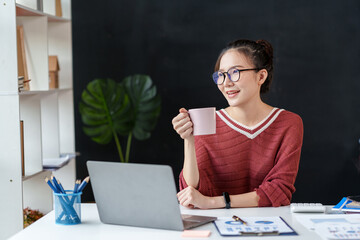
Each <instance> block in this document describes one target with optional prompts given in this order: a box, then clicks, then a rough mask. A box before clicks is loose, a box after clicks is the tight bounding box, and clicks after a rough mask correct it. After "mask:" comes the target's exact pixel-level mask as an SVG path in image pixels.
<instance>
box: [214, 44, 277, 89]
mask: <svg viewBox="0 0 360 240" xmlns="http://www.w3.org/2000/svg"><path fill="white" fill-rule="evenodd" d="M230 49H236V50H237V51H239V52H241V53H243V54H245V55H246V56H247V57H248V58H249V60H251V61H252V63H253V64H254V67H255V68H259V69H266V70H267V72H268V76H267V78H266V80H265V82H264V83H263V84H262V85H261V89H260V93H266V92H268V91H269V89H270V84H271V81H272V78H273V69H274V67H273V48H272V46H271V44H270V43H269V42H268V41H266V40H257V41H252V40H247V39H239V40H236V41H233V42H231V43H229V44H228V45H227V46H226V47H225V48H224V49H223V50H222V51H221V53H220V55H219V57H218V59H217V61H216V64H215V71H218V70H219V67H220V61H221V58H222V56H223V55H224V54H225V52H227V51H228V50H230Z"/></svg>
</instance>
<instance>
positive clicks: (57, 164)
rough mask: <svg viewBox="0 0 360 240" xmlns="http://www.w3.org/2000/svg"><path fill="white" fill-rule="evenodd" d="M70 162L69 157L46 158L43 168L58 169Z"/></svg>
mask: <svg viewBox="0 0 360 240" xmlns="http://www.w3.org/2000/svg"><path fill="white" fill-rule="evenodd" d="M69 161H70V158H69V157H68V156H65V157H60V158H44V159H43V168H44V169H58V168H61V167H63V166H64V165H66V164H67V163H68V162H69Z"/></svg>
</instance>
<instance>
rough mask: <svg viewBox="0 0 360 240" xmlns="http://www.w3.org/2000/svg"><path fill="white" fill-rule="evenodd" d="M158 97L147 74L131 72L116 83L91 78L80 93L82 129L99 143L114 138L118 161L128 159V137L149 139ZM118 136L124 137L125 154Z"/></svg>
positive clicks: (156, 115) (157, 112) (154, 120)
mask: <svg viewBox="0 0 360 240" xmlns="http://www.w3.org/2000/svg"><path fill="white" fill-rule="evenodd" d="M160 109H161V99H160V96H159V95H158V94H157V90H156V86H155V85H154V84H153V82H152V80H151V78H150V77H149V76H148V75H140V74H136V75H132V76H128V77H126V78H124V79H123V81H122V82H121V83H117V82H115V81H114V80H112V79H109V78H108V79H94V80H93V81H91V82H90V83H89V84H88V85H87V87H86V89H84V91H83V92H82V95H81V101H80V103H79V110H80V114H81V119H82V122H83V123H84V126H83V130H84V132H85V134H86V135H88V136H89V137H91V139H92V140H93V141H95V142H97V143H99V144H108V143H110V141H111V140H112V139H114V140H115V143H116V147H117V150H118V152H119V157H120V161H121V162H129V155H130V147H131V141H132V137H133V136H134V137H135V138H136V139H137V140H145V139H148V138H150V136H151V131H152V130H153V129H154V128H155V125H156V122H157V120H158V117H159V115H160ZM119 135H121V136H127V144H126V152H125V156H124V154H123V150H122V147H121V144H120V141H119Z"/></svg>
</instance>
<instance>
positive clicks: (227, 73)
mask: <svg viewBox="0 0 360 240" xmlns="http://www.w3.org/2000/svg"><path fill="white" fill-rule="evenodd" d="M234 68H235V69H236V70H238V71H239V78H238V79H237V80H232V79H231V77H230V74H229V71H230V70H231V69H234ZM261 69H262V68H246V69H237V68H236V67H232V68H230V69H229V70H227V71H226V72H220V71H217V72H214V73H213V74H212V79H213V81H214V83H215V84H216V85H221V84H223V83H224V82H225V78H226V76H225V74H226V75H227V76H228V78H229V80H230V81H231V82H237V81H239V79H240V72H243V71H250V70H257V71H259V70H261ZM219 72H220V73H222V74H223V76H224V77H223V80H222V82H221V83H217V81H216V82H215V79H214V74H215V73H219Z"/></svg>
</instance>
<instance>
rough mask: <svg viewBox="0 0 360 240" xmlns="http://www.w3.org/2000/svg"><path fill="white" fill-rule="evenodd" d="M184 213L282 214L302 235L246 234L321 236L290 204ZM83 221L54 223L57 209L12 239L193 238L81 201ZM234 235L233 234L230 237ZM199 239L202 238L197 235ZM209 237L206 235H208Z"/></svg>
mask: <svg viewBox="0 0 360 240" xmlns="http://www.w3.org/2000/svg"><path fill="white" fill-rule="evenodd" d="M181 212H182V213H183V214H194V215H205V216H217V217H222V216H232V215H237V216H244V217H246V216H281V217H283V218H284V219H285V220H286V222H287V223H288V224H289V225H290V226H291V227H292V228H293V229H294V230H295V231H296V232H297V233H298V234H299V235H297V236H266V237H246V238H248V239H249V240H257V239H262V240H264V239H266V240H272V239H283V240H285V239H286V240H287V239H311V240H316V239H322V238H320V237H319V236H318V235H317V234H316V233H315V232H312V231H309V230H307V229H306V228H305V227H304V226H303V225H302V224H301V223H299V222H298V221H297V220H296V218H295V215H296V214H292V213H290V208H289V206H287V207H278V208H232V209H215V210H199V209H185V208H183V207H181ZM81 219H82V223H81V224H78V225H72V226H63V225H57V224H55V217H54V211H52V212H50V213H49V214H47V215H46V216H44V217H42V218H41V219H39V220H38V221H37V222H35V223H33V224H32V225H30V226H29V227H27V228H26V229H24V230H22V231H20V232H19V233H17V234H16V235H14V236H13V237H12V238H11V239H12V240H17V239H26V240H28V239H47V240H48V239H61V240H64V239H87V240H92V239H117V240H118V239H149V240H155V239H156V240H161V239H166V240H169V239H175V240H176V239H182V240H184V239H190V238H182V237H181V233H182V232H179V231H168V230H160V229H150V228H138V227H127V226H119V225H109V224H103V223H101V222H100V220H99V216H98V211H97V208H96V205H95V204H82V206H81ZM196 230H210V231H211V236H210V237H209V238H208V239H227V238H229V237H222V236H220V234H219V232H218V231H217V230H216V228H215V226H214V224H213V223H209V224H206V225H203V226H201V227H198V228H196ZM230 238H231V237H230ZM197 239H199V238H197ZM205 239H206V238H205Z"/></svg>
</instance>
